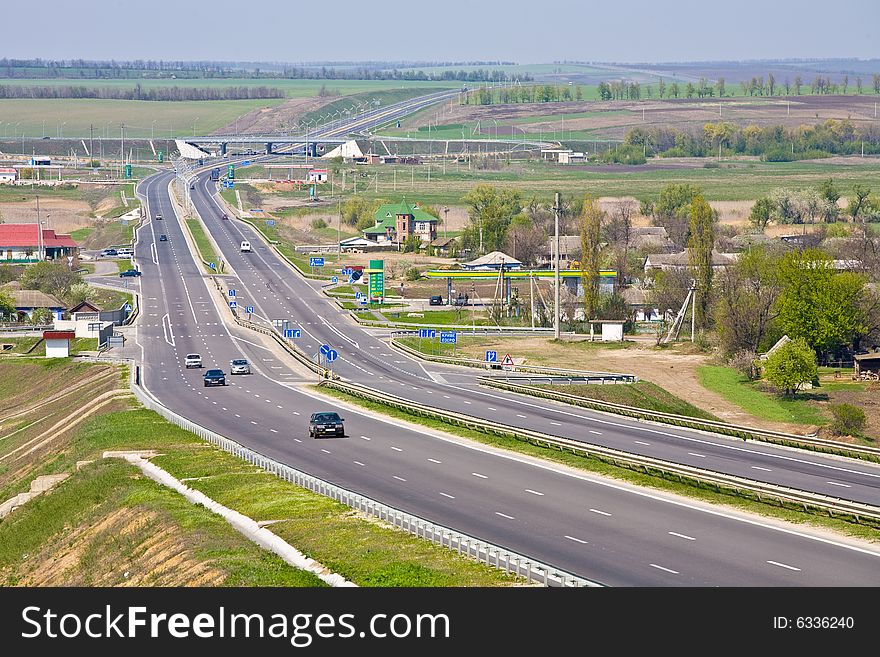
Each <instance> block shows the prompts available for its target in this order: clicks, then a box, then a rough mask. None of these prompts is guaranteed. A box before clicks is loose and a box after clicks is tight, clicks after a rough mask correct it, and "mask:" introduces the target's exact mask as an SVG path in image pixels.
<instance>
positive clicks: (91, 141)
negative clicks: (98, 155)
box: [89, 123, 95, 159]
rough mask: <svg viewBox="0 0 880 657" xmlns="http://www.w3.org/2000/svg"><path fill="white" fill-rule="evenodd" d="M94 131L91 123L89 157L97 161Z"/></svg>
mask: <svg viewBox="0 0 880 657" xmlns="http://www.w3.org/2000/svg"><path fill="white" fill-rule="evenodd" d="M94 131H95V126H94V125H93V124H91V123H89V157H91V158H92V159H95V145H94V143H93V140H94Z"/></svg>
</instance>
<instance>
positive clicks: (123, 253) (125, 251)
mask: <svg viewBox="0 0 880 657" xmlns="http://www.w3.org/2000/svg"><path fill="white" fill-rule="evenodd" d="M116 255H118V256H119V257H120V258H130V257H132V256H133V255H134V249H131V248H126V247H123V248H121V249H116Z"/></svg>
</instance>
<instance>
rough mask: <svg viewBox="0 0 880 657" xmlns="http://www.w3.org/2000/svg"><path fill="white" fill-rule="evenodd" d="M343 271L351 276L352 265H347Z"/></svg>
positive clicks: (343, 273)
mask: <svg viewBox="0 0 880 657" xmlns="http://www.w3.org/2000/svg"><path fill="white" fill-rule="evenodd" d="M341 273H342V275H343V276H351V267H346V268H345V269H343V270H342V272H341Z"/></svg>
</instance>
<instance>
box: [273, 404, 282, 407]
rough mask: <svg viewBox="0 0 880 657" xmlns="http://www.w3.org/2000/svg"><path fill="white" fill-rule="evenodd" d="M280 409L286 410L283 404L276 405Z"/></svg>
mask: <svg viewBox="0 0 880 657" xmlns="http://www.w3.org/2000/svg"><path fill="white" fill-rule="evenodd" d="M275 406H277V407H278V408H284V407H283V406H282V405H281V404H275Z"/></svg>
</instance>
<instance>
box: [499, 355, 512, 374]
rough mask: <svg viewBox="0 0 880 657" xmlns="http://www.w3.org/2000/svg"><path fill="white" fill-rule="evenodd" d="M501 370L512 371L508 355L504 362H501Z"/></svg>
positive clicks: (510, 359)
mask: <svg viewBox="0 0 880 657" xmlns="http://www.w3.org/2000/svg"><path fill="white" fill-rule="evenodd" d="M501 368H502V369H505V370H512V369H513V358H511V357H510V354H507V355H506V356H505V357H504V360H502V361H501Z"/></svg>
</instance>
